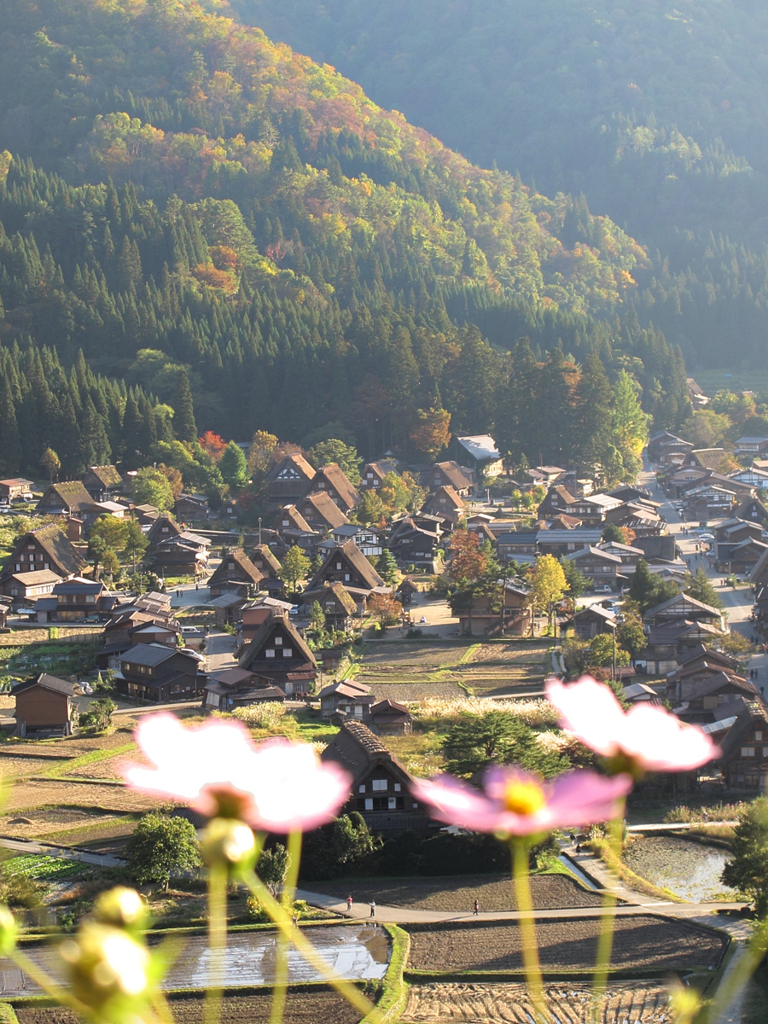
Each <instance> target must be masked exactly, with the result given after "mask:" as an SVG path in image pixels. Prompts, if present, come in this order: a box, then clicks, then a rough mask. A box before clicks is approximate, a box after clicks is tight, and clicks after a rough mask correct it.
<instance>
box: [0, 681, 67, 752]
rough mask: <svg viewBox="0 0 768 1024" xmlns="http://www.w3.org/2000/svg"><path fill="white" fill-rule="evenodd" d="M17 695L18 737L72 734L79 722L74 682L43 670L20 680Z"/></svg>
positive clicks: (16, 690) (15, 692)
mask: <svg viewBox="0 0 768 1024" xmlns="http://www.w3.org/2000/svg"><path fill="white" fill-rule="evenodd" d="M12 694H13V696H14V697H15V698H16V712H15V715H16V735H17V736H29V737H31V736H36V737H42V736H71V735H72V733H73V732H74V729H75V724H76V722H77V717H76V709H75V705H74V701H73V700H72V698H73V697H74V694H75V688H74V684H72V683H70V682H67V680H65V679H59V678H58V677H57V676H49V675H48V674H47V673H46V672H43V673H42V674H41V675H39V676H38V677H37V679H30V680H27V681H26V682H24V683H19V685H18V686H15V687H14V688H13V691H12Z"/></svg>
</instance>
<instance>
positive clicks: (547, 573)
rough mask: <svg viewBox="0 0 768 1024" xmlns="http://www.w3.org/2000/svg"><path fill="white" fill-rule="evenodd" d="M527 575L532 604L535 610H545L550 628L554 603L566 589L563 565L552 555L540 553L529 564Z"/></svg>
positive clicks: (562, 595) (566, 583) (561, 596)
mask: <svg viewBox="0 0 768 1024" xmlns="http://www.w3.org/2000/svg"><path fill="white" fill-rule="evenodd" d="M529 576H530V581H531V600H532V602H533V606H534V608H535V609H536V610H537V611H542V612H546V614H547V618H548V620H549V626H550V630H551V628H552V620H553V618H554V608H555V604H556V603H557V602H558V601H560V600H561V599H562V598H563V597H564V595H565V593H566V591H567V590H568V581H567V580H566V578H565V572H564V571H563V567H562V565H561V564H560V563H559V562H558V560H557V559H556V558H555V556H554V555H542V556H541V557H540V558H537V559H536V562H535V564H534V565H533V566H531V570H530V573H529Z"/></svg>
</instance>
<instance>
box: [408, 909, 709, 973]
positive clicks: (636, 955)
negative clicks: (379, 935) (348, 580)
mask: <svg viewBox="0 0 768 1024" xmlns="http://www.w3.org/2000/svg"><path fill="white" fill-rule="evenodd" d="M599 929H600V921H599V919H598V918H587V919H584V920H578V919H568V920H561V921H557V920H552V919H545V920H541V919H540V920H539V921H537V922H536V933H537V937H538V941H539V955H540V957H541V964H542V967H543V968H544V970H547V969H549V970H551V971H589V970H591V969H592V968H593V967H594V964H595V956H596V953H597V936H598V932H599ZM409 931H411V940H412V941H411V956H410V967H411V968H413V969H414V970H421V971H440V972H455V971H463V972H473V973H485V972H489V971H522V969H523V962H522V956H521V946H520V930H519V928H518V926H517V925H516V924H506V923H505V924H480V925H474V924H472V925H465V926H461V925H457V926H453V927H448V928H434V927H433V928H432V929H431V930H424V931H422V930H421V929H420V928H417V927H413V926H411V927H410V928H409ZM727 943H728V940H727V938H726V937H725V936H720V935H718V934H717V933H715V932H712V931H709V930H708V929H705V928H700V927H699V926H698V925H695V924H691V923H689V922H687V921H669V920H664V919H663V918H659V917H654V916H653V915H651V914H638V915H637V916H632V917H618V918H617V919H616V931H615V937H614V944H613V959H612V965H613V967H614V968H621V969H624V970H629V969H641V968H642V969H645V968H650V969H652V970H658V971H679V970H683V969H696V968H704V969H706V968H709V967H712V968H716V967H717V966H718V965H719V963H720V960H721V958H722V955H723V952H724V950H725V947H726V946H727Z"/></svg>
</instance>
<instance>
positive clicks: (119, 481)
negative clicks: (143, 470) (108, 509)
mask: <svg viewBox="0 0 768 1024" xmlns="http://www.w3.org/2000/svg"><path fill="white" fill-rule="evenodd" d="M83 487H85V489H86V491H88V493H89V494H90V496H91V497H92V498H93V500H94V501H107V500H109V499H110V498H113V497H114V496H115V495H116V494H120V493H121V492H122V491H123V487H124V481H123V477H122V474H121V473H120V472H119V470H118V469H117V467H116V466H91V468H90V469H89V470H88V472H87V473H86V474H85V476H84V477H83Z"/></svg>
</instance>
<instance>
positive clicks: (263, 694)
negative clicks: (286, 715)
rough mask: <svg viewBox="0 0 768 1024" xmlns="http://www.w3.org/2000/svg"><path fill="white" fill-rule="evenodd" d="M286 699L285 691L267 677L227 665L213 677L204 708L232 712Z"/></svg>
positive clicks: (205, 696)
mask: <svg viewBox="0 0 768 1024" xmlns="http://www.w3.org/2000/svg"><path fill="white" fill-rule="evenodd" d="M284 700H285V693H284V691H283V690H281V689H280V687H279V686H275V685H274V683H273V681H272V680H271V679H269V678H268V677H267V676H260V675H257V674H256V673H255V672H246V671H244V670H243V669H241V668H227V669H222V670H221V671H220V672H214V673H213V674H212V675H211V676H210V677H209V679H208V682H207V683H206V684H205V692H204V695H203V707H204V708H206V709H207V710H209V711H232V710H233V709H234V708H242V707H248V706H250V705H251V704H264V703H266V702H269V701H278V702H280V703H282V702H283V701H284Z"/></svg>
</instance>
